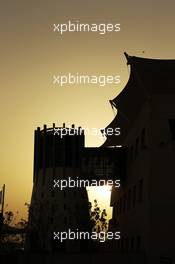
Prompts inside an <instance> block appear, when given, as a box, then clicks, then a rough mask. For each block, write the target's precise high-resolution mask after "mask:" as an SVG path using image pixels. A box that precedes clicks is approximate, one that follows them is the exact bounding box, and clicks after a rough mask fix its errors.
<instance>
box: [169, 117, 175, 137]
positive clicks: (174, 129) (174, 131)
mask: <svg viewBox="0 0 175 264" xmlns="http://www.w3.org/2000/svg"><path fill="white" fill-rule="evenodd" d="M169 128H170V132H171V138H172V140H175V119H170V120H169Z"/></svg>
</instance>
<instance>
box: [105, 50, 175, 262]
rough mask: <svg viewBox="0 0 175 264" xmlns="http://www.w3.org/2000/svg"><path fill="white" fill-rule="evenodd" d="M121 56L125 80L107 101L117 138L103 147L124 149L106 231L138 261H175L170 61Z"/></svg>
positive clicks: (174, 114)
mask: <svg viewBox="0 0 175 264" xmlns="http://www.w3.org/2000/svg"><path fill="white" fill-rule="evenodd" d="M125 55H126V57H127V62H128V65H130V77H129V81H128V83H127V84H126V87H125V88H124V90H123V91H122V92H121V93H120V94H119V96H117V97H116V98H114V99H113V100H112V101H111V105H112V106H113V107H115V108H117V110H118V114H117V116H116V117H115V118H114V120H113V121H112V123H111V124H110V125H109V127H112V128H115V127H120V128H121V135H120V136H119V137H114V136H108V137H107V140H106V142H105V143H104V145H103V146H105V147H115V146H117V145H122V146H127V155H126V156H127V159H126V164H127V165H126V174H125V176H126V177H125V178H123V180H122V182H121V188H120V189H119V190H116V189H113V191H112V197H111V206H112V207H113V218H112V220H111V221H110V229H112V230H120V231H121V237H122V238H121V240H119V241H118V242H117V243H116V244H115V246H114V251H116V252H118V254H122V255H123V256H126V255H130V256H135V257H138V255H142V257H143V260H142V262H141V260H140V259H139V261H138V263H154V264H156V263H174V262H171V261H172V259H175V250H174V249H175V248H174V241H175V228H174V223H175V213H174V208H175V191H174V186H175V177H174V164H175V75H174V73H175V60H158V59H144V58H137V57H131V56H128V55H127V54H125ZM144 261H145V262H144ZM134 263H137V262H136V258H135V262H134Z"/></svg>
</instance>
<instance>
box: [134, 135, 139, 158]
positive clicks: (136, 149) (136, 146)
mask: <svg viewBox="0 0 175 264" xmlns="http://www.w3.org/2000/svg"><path fill="white" fill-rule="evenodd" d="M138 153H139V138H138V137H137V139H136V145H135V157H137V155H138Z"/></svg>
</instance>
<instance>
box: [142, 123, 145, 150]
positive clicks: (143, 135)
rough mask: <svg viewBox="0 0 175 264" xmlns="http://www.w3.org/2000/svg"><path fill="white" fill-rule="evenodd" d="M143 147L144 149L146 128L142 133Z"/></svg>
mask: <svg viewBox="0 0 175 264" xmlns="http://www.w3.org/2000/svg"><path fill="white" fill-rule="evenodd" d="M141 146H142V148H144V147H145V128H143V129H142V133H141Z"/></svg>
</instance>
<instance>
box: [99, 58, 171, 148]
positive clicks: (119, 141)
mask: <svg viewBox="0 0 175 264" xmlns="http://www.w3.org/2000/svg"><path fill="white" fill-rule="evenodd" d="M125 56H126V59H127V64H128V65H130V76H129V80H128V82H127V84H126V86H125V88H124V89H123V90H122V92H121V93H120V94H119V95H118V96H117V97H115V98H114V99H113V100H111V101H110V102H111V105H112V106H114V107H115V108H116V109H117V110H118V114H117V116H116V117H115V118H114V119H113V121H112V122H111V123H110V124H109V125H108V126H107V127H106V129H107V128H108V127H112V128H113V129H114V128H116V127H120V128H121V135H120V136H114V135H113V136H107V140H106V141H105V143H104V144H103V145H102V146H116V145H123V143H124V141H125V138H126V136H127V133H128V132H127V131H128V130H129V128H130V126H131V125H132V123H133V122H134V120H135V119H136V117H137V115H138V113H139V112H140V111H141V109H142V107H143V105H144V103H145V102H146V101H148V100H149V98H150V97H151V95H152V94H167V93H168V94H172V93H175V60H168V59H166V60H164V59H147V58H139V57H135V56H129V55H128V54H127V53H125Z"/></svg>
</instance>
